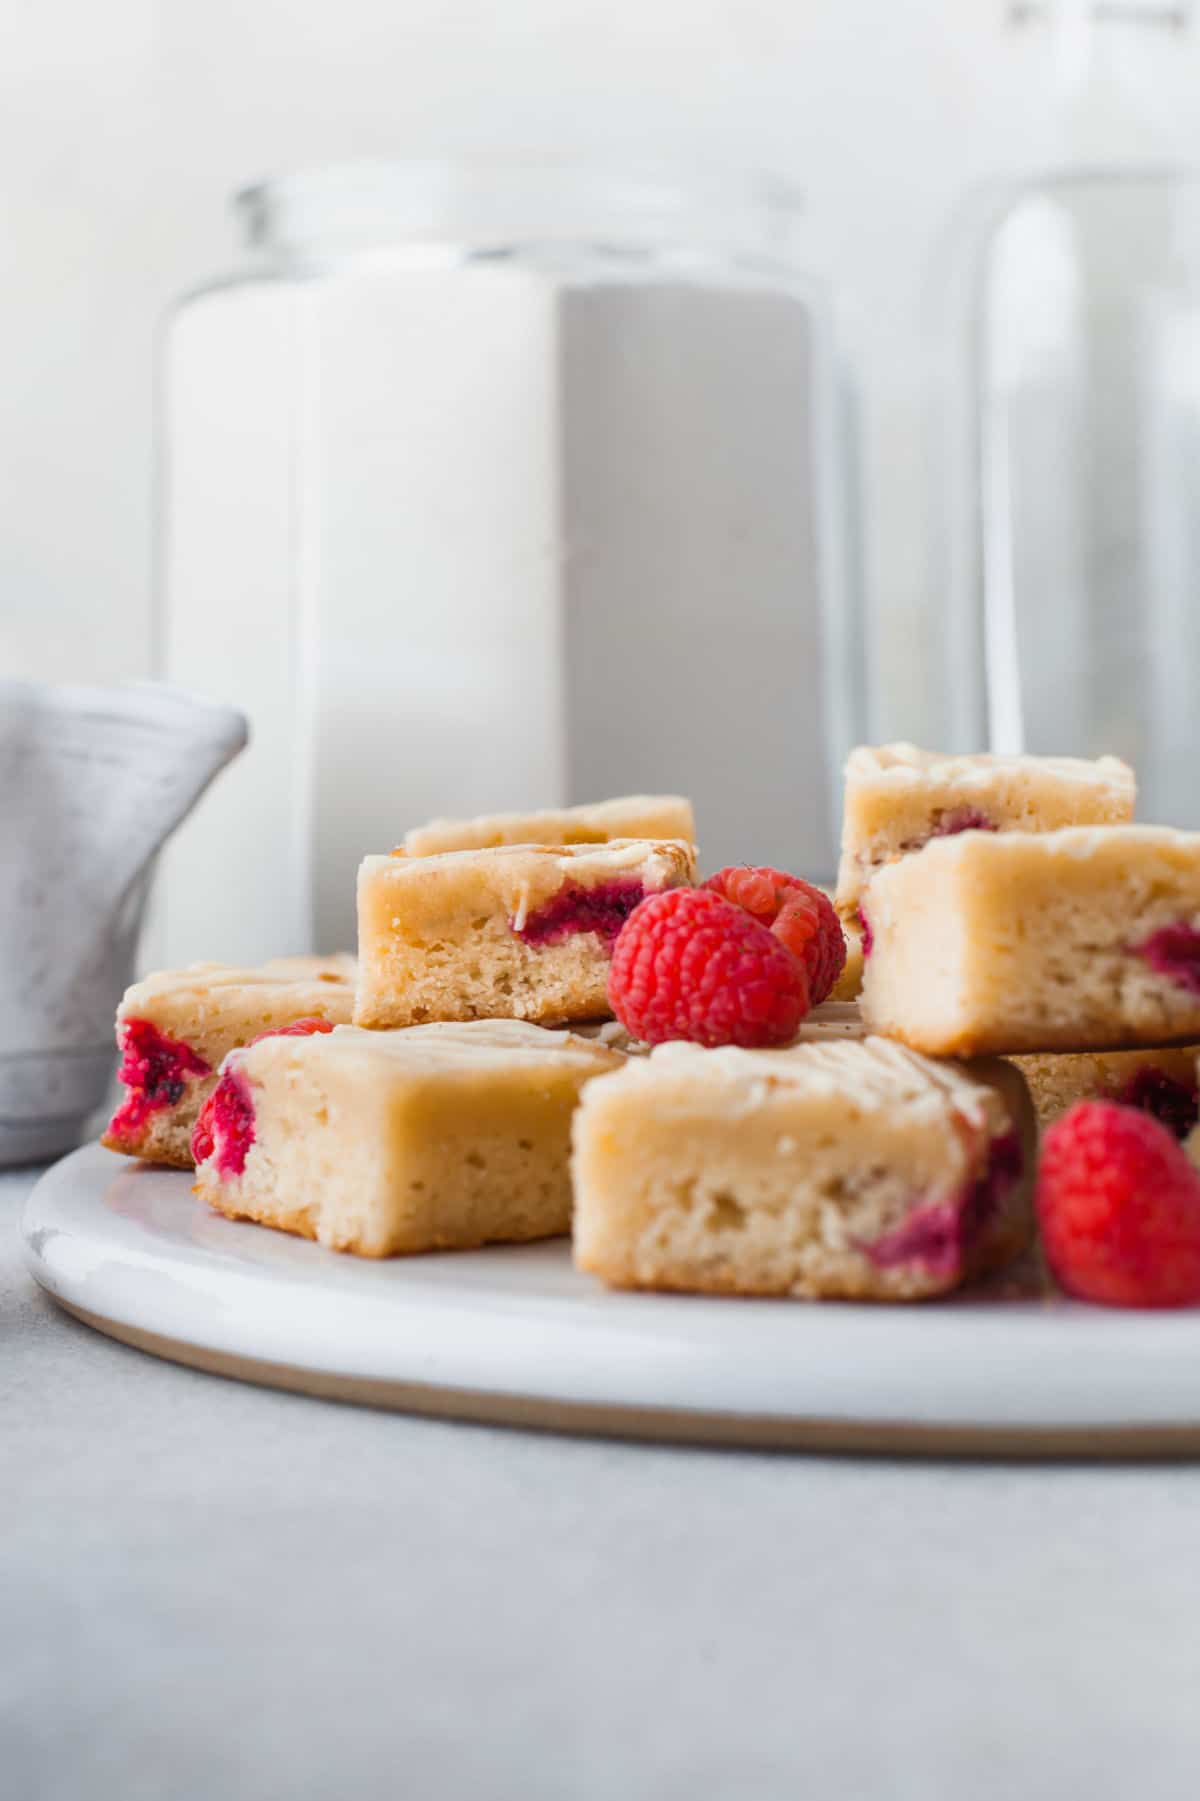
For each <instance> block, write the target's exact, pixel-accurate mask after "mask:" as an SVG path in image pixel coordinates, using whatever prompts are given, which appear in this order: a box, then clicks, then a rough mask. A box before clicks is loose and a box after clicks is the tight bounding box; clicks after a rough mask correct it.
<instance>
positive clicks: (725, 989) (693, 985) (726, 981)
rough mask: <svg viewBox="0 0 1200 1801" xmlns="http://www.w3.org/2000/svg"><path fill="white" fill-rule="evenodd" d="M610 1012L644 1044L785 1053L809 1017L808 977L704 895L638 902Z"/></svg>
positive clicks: (728, 905) (779, 947)
mask: <svg viewBox="0 0 1200 1801" xmlns="http://www.w3.org/2000/svg"><path fill="white" fill-rule="evenodd" d="M608 998H609V1001H610V1002H611V1004H612V1009H613V1012H614V1013H615V1014H616V1016H617V1018H618V1019H619V1020H620V1022H621V1024H622V1025H623V1026H624V1027H625V1028H626V1030H627V1031H629V1032H632V1033H633V1035H634V1037H635V1038H641V1039H644V1040H645V1041H646V1043H648V1044H663V1043H665V1041H666V1040H667V1039H670V1038H688V1039H690V1040H691V1041H692V1042H693V1043H694V1044H707V1045H718V1044H740V1045H743V1046H745V1047H747V1048H748V1049H758V1048H760V1047H762V1046H766V1045H772V1044H786V1043H787V1042H788V1041H789V1039H792V1038H794V1037H795V1035H796V1031H797V1029H798V1027H799V1025H800V1021H801V1020H802V1019H803V1018H804V1015H805V1014H806V1013H807V1012H808V976H807V974H806V972H805V968H804V965H803V963H802V962H801V961H800V959H799V958H798V957H794V956H793V955H792V953H791V951H790V950H788V948H787V946H786V945H784V944H782V943H781V942H780V940H779V939H778V938H777V937H775V935H774V934H773V933H772V932H770V931H768V930H767V928H766V926H763V925H760V924H759V923H758V921H757V920H756V919H752V918H751V917H750V915H749V914H748V913H747V912H746V911H745V910H744V909H743V908H741V907H736V906H734V904H733V903H732V901H727V900H723V899H722V898H721V896H720V895H719V894H714V893H712V892H711V891H710V890H706V889H704V888H671V889H668V890H667V892H666V893H665V894H652V895H649V896H648V897H647V899H646V900H644V901H643V902H642V904H641V906H640V907H638V908H637V909H636V910H635V911H634V912H633V913H632V914H630V916H629V918H628V920H627V921H626V922H625V924H624V926H622V928H621V932H620V935H619V937H618V938H617V942H616V946H615V948H614V950H613V959H612V968H611V970H610V971H609V978H608Z"/></svg>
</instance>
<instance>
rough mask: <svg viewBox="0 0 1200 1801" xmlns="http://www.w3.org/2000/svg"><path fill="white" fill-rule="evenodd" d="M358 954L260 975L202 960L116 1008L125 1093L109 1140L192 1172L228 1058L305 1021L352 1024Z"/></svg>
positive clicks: (275, 966)
mask: <svg viewBox="0 0 1200 1801" xmlns="http://www.w3.org/2000/svg"><path fill="white" fill-rule="evenodd" d="M354 977H355V962H354V958H353V957H347V956H335V957H325V958H322V957H277V958H275V959H274V960H273V961H272V962H269V963H264V964H263V965H262V967H261V968H259V969H236V968H233V967H231V966H229V965H227V964H223V963H193V964H192V965H191V967H190V968H188V969H173V970H163V971H161V972H160V973H158V974H156V975H151V976H147V977H146V979H145V980H144V981H142V982H135V983H134V985H133V987H132V988H129V989H128V990H127V991H126V993H125V996H124V998H123V1000H122V1001H121V1004H120V1006H119V1007H118V1009H117V1045H118V1048H119V1049H120V1052H121V1066H120V1069H119V1070H118V1072H117V1074H118V1078H119V1080H120V1082H121V1084H122V1086H123V1088H124V1094H123V1096H122V1099H121V1102H120V1104H119V1106H118V1107H117V1110H116V1112H115V1113H114V1114H113V1116H112V1119H111V1120H110V1121H109V1125H108V1129H107V1131H106V1132H105V1134H104V1137H103V1138H102V1140H101V1143H103V1144H105V1145H107V1146H108V1148H109V1150H110V1151H122V1152H124V1153H125V1155H126V1156H129V1157H141V1158H143V1159H144V1160H145V1161H146V1162H148V1163H169V1164H172V1165H173V1166H174V1167H175V1168H177V1169H191V1167H192V1155H191V1149H190V1143H191V1136H192V1127H193V1126H194V1125H195V1123H196V1115H197V1114H198V1113H199V1111H200V1108H201V1106H202V1105H203V1103H204V1101H205V1100H206V1099H207V1097H208V1095H209V1094H210V1093H211V1092H212V1089H213V1088H214V1086H215V1085H216V1080H217V1066H218V1065H219V1063H220V1062H221V1059H222V1058H223V1057H224V1056H225V1055H226V1053H227V1052H228V1051H231V1050H233V1049H234V1048H235V1047H236V1046H238V1045H243V1044H248V1043H249V1042H250V1040H251V1039H252V1038H256V1037H258V1035H259V1033H260V1032H271V1031H277V1030H278V1029H279V1028H280V1027H281V1026H289V1025H293V1024H294V1023H295V1022H296V1021H297V1020H298V1019H329V1020H332V1021H334V1023H335V1024H338V1023H341V1024H345V1023H347V1022H348V1021H349V1019H350V1017H351V1014H352V1013H353V1011H354Z"/></svg>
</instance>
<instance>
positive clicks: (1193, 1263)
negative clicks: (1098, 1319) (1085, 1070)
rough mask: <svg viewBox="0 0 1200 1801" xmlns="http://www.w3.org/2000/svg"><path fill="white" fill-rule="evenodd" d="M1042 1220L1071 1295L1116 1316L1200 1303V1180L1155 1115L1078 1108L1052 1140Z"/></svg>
mask: <svg viewBox="0 0 1200 1801" xmlns="http://www.w3.org/2000/svg"><path fill="white" fill-rule="evenodd" d="M1037 1210H1038V1217H1039V1219H1040V1221H1041V1227H1042V1243H1043V1245H1044V1246H1045V1250H1046V1260H1047V1262H1048V1263H1049V1265H1050V1268H1051V1270H1052V1271H1053V1273H1054V1276H1055V1278H1056V1279H1057V1281H1058V1283H1059V1285H1060V1287H1062V1288H1064V1289H1066V1291H1067V1293H1068V1294H1073V1295H1076V1296H1078V1298H1079V1299H1080V1300H1084V1301H1098V1302H1100V1303H1102V1304H1103V1305H1105V1306H1109V1307H1186V1306H1190V1305H1193V1304H1194V1303H1196V1302H1200V1175H1197V1173H1196V1170H1195V1169H1194V1168H1193V1166H1192V1165H1191V1163H1190V1162H1189V1161H1188V1158H1187V1156H1186V1154H1185V1153H1184V1151H1183V1149H1182V1147H1181V1146H1180V1145H1179V1143H1178V1142H1177V1141H1176V1139H1174V1138H1173V1137H1172V1136H1171V1133H1170V1132H1169V1131H1168V1130H1167V1129H1166V1127H1165V1126H1161V1125H1160V1124H1159V1123H1158V1121H1157V1120H1156V1119H1151V1117H1150V1116H1149V1114H1147V1113H1139V1112H1137V1111H1135V1110H1134V1109H1133V1108H1132V1107H1119V1106H1117V1105H1116V1103H1115V1102H1113V1101H1080V1102H1079V1103H1078V1104H1077V1105H1076V1106H1074V1107H1072V1108H1071V1109H1070V1111H1069V1112H1068V1113H1065V1114H1064V1115H1063V1117H1062V1118H1061V1119H1060V1120H1058V1121H1056V1123H1055V1124H1054V1125H1052V1126H1051V1127H1050V1130H1049V1131H1048V1132H1047V1133H1046V1137H1045V1142H1044V1144H1043V1147H1042V1158H1041V1164H1040V1167H1039V1169H1038V1180H1037Z"/></svg>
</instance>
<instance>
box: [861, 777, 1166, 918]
mask: <svg viewBox="0 0 1200 1801" xmlns="http://www.w3.org/2000/svg"><path fill="white" fill-rule="evenodd" d="M1134 796H1135V783H1134V777H1133V771H1132V769H1130V768H1129V766H1128V764H1126V763H1122V762H1120V761H1119V760H1118V759H1117V758H1116V757H1100V758H1098V759H1097V760H1096V761H1095V762H1084V761H1082V760H1081V759H1078V758H1075V757H1017V756H1009V757H1006V756H992V755H980V756H959V757H954V756H941V755H939V754H937V753H936V752H933V751H927V750H918V749H917V748H916V746H915V745H913V744H884V745H880V746H879V747H878V748H875V747H871V746H867V745H862V746H860V747H859V748H858V749H857V750H853V751H851V753H850V757H849V760H848V761H847V763H846V791H845V808H844V812H843V815H842V854H841V862H840V864H839V866H838V879H837V890H836V893H835V896H834V898H835V900H836V902H837V907H838V911H839V912H840V913H842V914H843V915H844V916H846V917H850V918H853V916H854V913H855V910H856V908H857V906H858V903H859V898H860V896H861V894H862V891H863V889H864V888H865V887H866V885H867V883H868V881H869V880H870V879H871V876H872V875H873V874H874V872H875V870H877V869H880V868H882V867H883V866H884V865H885V864H887V863H893V862H895V861H896V859H897V858H898V857H903V856H907V855H908V853H909V852H910V851H914V850H919V849H920V848H921V846H922V845H923V844H925V843H927V842H928V840H929V839H931V838H944V837H952V836H954V835H955V834H956V833H958V832H965V831H970V830H975V831H983V832H1048V831H1054V830H1056V829H1057V828H1058V827H1060V826H1067V825H1121V824H1126V823H1128V821H1130V820H1131V819H1132V818H1133V803H1134Z"/></svg>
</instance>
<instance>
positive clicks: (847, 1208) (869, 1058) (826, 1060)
mask: <svg viewBox="0 0 1200 1801" xmlns="http://www.w3.org/2000/svg"><path fill="white" fill-rule="evenodd" d="M1032 1151H1033V1116H1032V1109H1031V1108H1030V1105H1029V1099H1028V1096H1027V1095H1026V1093H1025V1086H1024V1083H1023V1082H1022V1081H1021V1078H1020V1077H1019V1075H1018V1074H1017V1072H1016V1071H1015V1070H1013V1069H1012V1068H1011V1066H1009V1065H1007V1064H1004V1063H1001V1062H999V1061H997V1062H994V1063H986V1064H981V1065H979V1066H976V1067H974V1068H973V1069H971V1070H969V1071H968V1070H965V1069H963V1068H960V1067H956V1066H954V1065H952V1064H937V1063H932V1062H929V1061H927V1060H926V1059H925V1058H923V1057H918V1056H914V1055H913V1054H912V1053H911V1052H909V1051H906V1050H904V1049H903V1048H902V1047H901V1046H899V1045H895V1044H890V1043H888V1042H887V1041H886V1040H883V1039H878V1038H867V1039H864V1040H861V1041H859V1042H855V1041H854V1040H853V1039H852V1038H843V1039H841V1040H840V1041H839V1039H838V1037H837V1036H836V1035H835V1034H830V1035H828V1036H824V1037H817V1036H815V1035H814V1036H813V1037H812V1038H811V1039H810V1040H809V1042H805V1043H801V1044H799V1045H797V1046H795V1047H793V1048H790V1049H788V1050H780V1051H744V1050H738V1049H733V1048H725V1049H721V1050H703V1049H701V1048H700V1047H699V1046H696V1045H686V1044H669V1045H663V1046H660V1047H659V1048H658V1049H657V1050H654V1051H652V1052H651V1053H650V1056H649V1057H647V1058H635V1059H631V1060H630V1062H629V1063H628V1064H627V1065H626V1066H625V1068H624V1069H621V1070H619V1071H618V1072H617V1073H616V1074H614V1075H610V1076H605V1077H603V1078H602V1079H601V1080H600V1081H598V1082H595V1083H593V1084H592V1085H591V1086H590V1087H589V1088H588V1090H587V1092H586V1093H585V1095H584V1098H583V1103H582V1105H581V1107H580V1110H579V1112H578V1114H577V1115H576V1119H575V1127H574V1158H573V1169H574V1177H575V1260H576V1263H577V1264H578V1266H579V1267H580V1268H581V1269H584V1270H589V1271H591V1272H592V1273H593V1274H595V1275H598V1276H600V1277H601V1278H602V1279H603V1280H604V1281H605V1282H607V1283H609V1284H611V1285H612V1286H614V1287H618V1288H663V1289H684V1290H695V1291H702V1292H708V1293H713V1294H744V1295H796V1296H801V1297H803V1298H807V1299H823V1298H829V1299H860V1300H919V1299H923V1298H924V1297H926V1296H930V1295H936V1294H943V1293H945V1292H946V1291H947V1290H949V1289H953V1288H955V1287H957V1286H958V1285H959V1284H960V1283H962V1282H963V1281H964V1280H966V1279H967V1278H968V1277H970V1276H973V1275H976V1274H979V1273H982V1272H984V1271H985V1270H989V1269H992V1268H996V1267H999V1266H1000V1265H1002V1264H1003V1263H1005V1262H1007V1261H1008V1260H1009V1259H1010V1258H1011V1257H1013V1256H1015V1255H1016V1254H1017V1253H1018V1252H1020V1251H1022V1250H1023V1249H1025V1247H1026V1246H1027V1245H1028V1243H1029V1239H1030V1232H1031V1214H1030V1201H1029V1191H1030V1182H1031V1176H1032V1169H1033V1156H1032Z"/></svg>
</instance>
